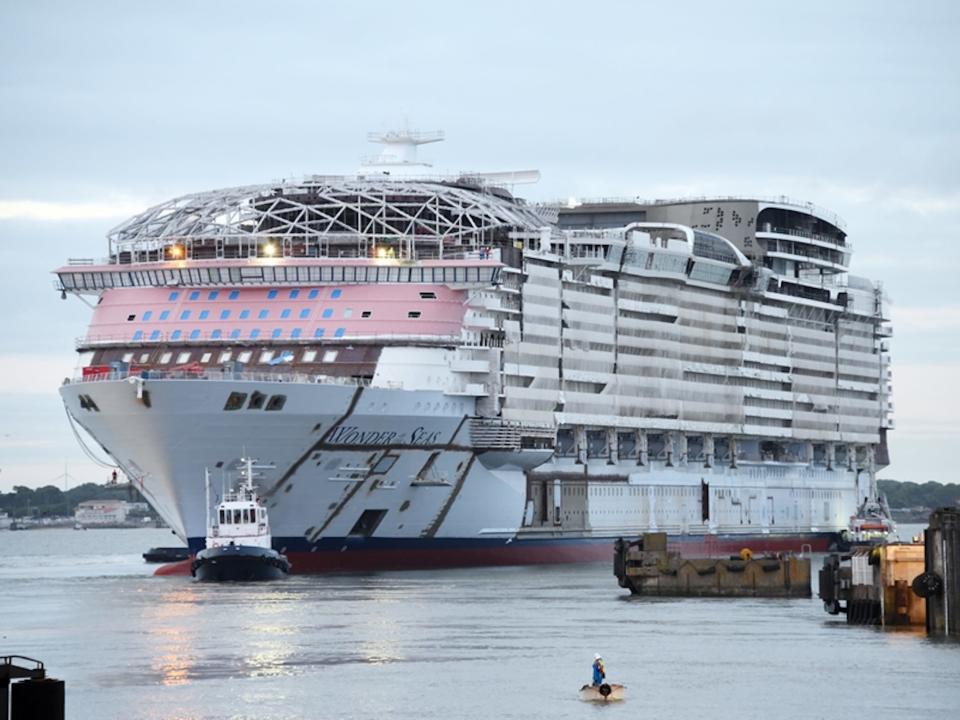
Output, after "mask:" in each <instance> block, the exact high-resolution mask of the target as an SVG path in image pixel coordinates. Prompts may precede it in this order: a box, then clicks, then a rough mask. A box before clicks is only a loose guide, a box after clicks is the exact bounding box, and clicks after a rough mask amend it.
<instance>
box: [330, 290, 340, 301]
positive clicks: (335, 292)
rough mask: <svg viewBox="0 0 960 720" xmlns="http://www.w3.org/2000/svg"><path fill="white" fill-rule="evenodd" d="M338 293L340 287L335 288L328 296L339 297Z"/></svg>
mask: <svg viewBox="0 0 960 720" xmlns="http://www.w3.org/2000/svg"><path fill="white" fill-rule="evenodd" d="M340 293H341V290H340V288H336V289H335V290H334V291H333V292H332V293H330V297H331V298H333V299H334V300H336V299H337V298H338V297H340Z"/></svg>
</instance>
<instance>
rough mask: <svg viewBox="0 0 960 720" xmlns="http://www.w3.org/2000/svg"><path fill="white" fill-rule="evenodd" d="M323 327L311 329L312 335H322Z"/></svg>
mask: <svg viewBox="0 0 960 720" xmlns="http://www.w3.org/2000/svg"><path fill="white" fill-rule="evenodd" d="M323 332H324V328H317V329H316V330H314V331H313V336H314V337H323Z"/></svg>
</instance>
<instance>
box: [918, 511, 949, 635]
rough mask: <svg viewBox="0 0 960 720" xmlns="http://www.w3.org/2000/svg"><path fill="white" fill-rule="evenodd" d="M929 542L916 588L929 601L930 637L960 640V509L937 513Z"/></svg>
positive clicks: (929, 532) (932, 515)
mask: <svg viewBox="0 0 960 720" xmlns="http://www.w3.org/2000/svg"><path fill="white" fill-rule="evenodd" d="M925 538H926V552H925V555H924V560H925V563H926V571H925V572H924V573H923V575H920V576H919V577H917V578H916V580H914V583H913V588H914V590H915V591H916V592H917V593H918V594H919V595H922V596H923V597H925V598H926V601H927V634H928V635H948V636H953V637H960V508H941V509H939V510H934V511H933V512H932V513H931V514H930V526H929V527H928V528H927V530H926V531H925Z"/></svg>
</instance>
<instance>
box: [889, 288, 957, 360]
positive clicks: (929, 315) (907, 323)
mask: <svg viewBox="0 0 960 720" xmlns="http://www.w3.org/2000/svg"><path fill="white" fill-rule="evenodd" d="M891 313H892V316H893V317H892V320H893V327H894V328H895V329H897V330H899V331H901V332H904V333H909V332H940V331H947V330H958V329H960V305H943V306H939V307H892V308H891ZM956 370H957V368H954V372H956ZM954 377H957V376H956V375H955V376H954Z"/></svg>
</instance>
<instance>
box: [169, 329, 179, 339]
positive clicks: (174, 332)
mask: <svg viewBox="0 0 960 720" xmlns="http://www.w3.org/2000/svg"><path fill="white" fill-rule="evenodd" d="M170 339H171V340H179V339H180V331H179V330H174V331H173V334H172V335H171V336H170Z"/></svg>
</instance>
